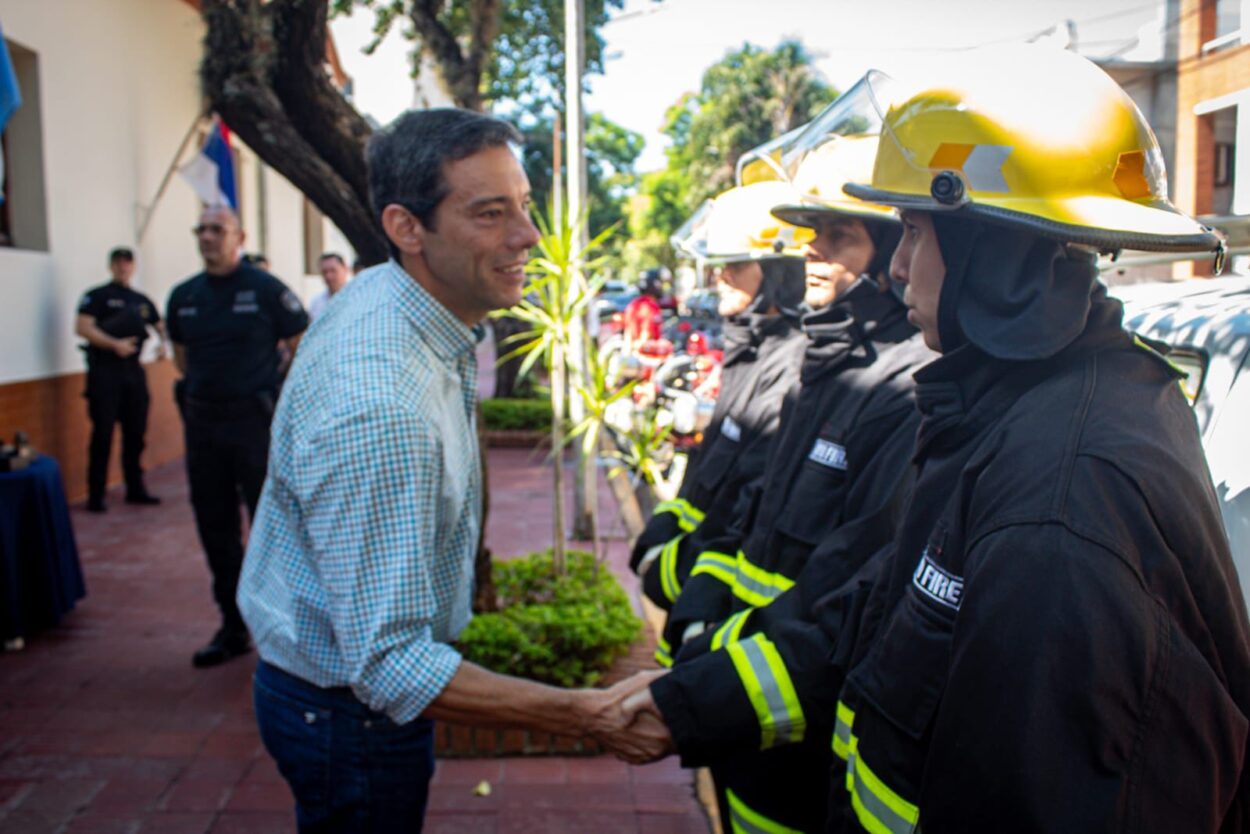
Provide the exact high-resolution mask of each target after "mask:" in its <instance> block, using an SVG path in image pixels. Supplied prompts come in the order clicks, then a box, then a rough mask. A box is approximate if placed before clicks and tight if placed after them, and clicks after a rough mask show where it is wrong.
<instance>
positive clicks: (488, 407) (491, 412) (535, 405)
mask: <svg viewBox="0 0 1250 834" xmlns="http://www.w3.org/2000/svg"><path fill="white" fill-rule="evenodd" d="M482 423H483V425H484V426H485V427H486V428H487V429H492V430H497V431H498V430H505V431H506V430H515V429H536V430H540V431H550V430H551V402H550V401H548V400H533V399H489V400H482Z"/></svg>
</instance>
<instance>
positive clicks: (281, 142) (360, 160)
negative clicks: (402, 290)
mask: <svg viewBox="0 0 1250 834" xmlns="http://www.w3.org/2000/svg"><path fill="white" fill-rule="evenodd" d="M325 5H326V4H325V2H324V0H273V2H270V3H265V4H261V3H260V2H259V0H204V3H203V11H202V14H203V18H204V22H205V24H206V26H207V31H206V33H205V36H204V60H203V63H202V64H201V66H200V79H201V82H202V83H203V87H204V94H205V96H206V97H207V98H208V99H209V102H210V104H211V106H212V109H213V110H215V111H216V112H217V113H218V115H220V116H221V117H222V119H224V120H225V122H226V124H227V125H229V126H230V129H231V130H232V131H234V132H235V133H236V134H238V136H239V138H240V139H242V140H243V141H244V142H246V143H247V145H248V147H250V148H251V149H252V150H253V151H254V152H255V153H256V155H257V156H259V157H260V158H261V160H263V161H264V162H265V164H266V165H268V166H269V167H271V168H273V169H274V170H275V171H277V172H278V173H280V174H282V175H283V176H284V177H286V178H287V179H288V180H290V181H291V184H292V185H294V186H295V187H296V188H298V189H299V190H300V191H301V192H303V193H304V195H305V196H307V197H308V199H309V200H311V201H312V202H313V203H314V204H315V205H316V206H317V208H319V209H320V210H321V211H322V212H323V213H324V214H325V215H326V216H327V217H329V218H330V220H331V221H332V222H333V223H334V225H336V226H338V228H339V229H340V230H341V231H342V232H343V234H344V235H345V236H346V237H347V239H348V241H350V242H351V244H352V248H353V249H355V250H356V254H357V256H358V257H359V258H360V259H361V260H362V261H363V262H364V263H366V264H373V263H380V262H382V261H384V260H386V258H387V255H388V249H387V245H386V238H385V236H384V235H383V234H382V229H381V226H380V225H379V223H378V221H377V219H376V218H375V217H374V216H373V212H372V210H371V209H370V207H369V201H368V177H367V175H366V173H365V166H364V143H365V140H366V139H367V137H368V135H369V128H368V125H367V124H366V123H365V122H364V120H363V119H362V118H361V117H360V115H359V114H357V113H355V111H354V110H353V109H352V108H351V106H350V105H349V104H348V103H347V102H346V101H344V100H343V98H342V96H341V95H339V93H338V91H337V90H335V89H334V88H333V87H332V86H330V83H329V81H327V80H326V79H325V73H324V70H323V65H324V62H325V25H326V21H325V14H326V12H325ZM318 49H320V52H317V50H318ZM301 64H304V65H303V66H301Z"/></svg>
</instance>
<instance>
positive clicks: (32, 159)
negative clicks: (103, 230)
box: [0, 39, 48, 252]
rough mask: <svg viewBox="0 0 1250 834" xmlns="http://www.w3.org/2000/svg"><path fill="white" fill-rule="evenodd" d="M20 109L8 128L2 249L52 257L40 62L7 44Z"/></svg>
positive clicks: (2, 149) (1, 144) (2, 144)
mask: <svg viewBox="0 0 1250 834" xmlns="http://www.w3.org/2000/svg"><path fill="white" fill-rule="evenodd" d="M5 44H6V45H7V46H8V48H9V57H10V58H11V59H12V60H13V70H14V72H16V73H17V84H18V87H19V88H20V89H21V91H22V106H21V107H19V108H17V110H16V111H15V112H14V113H13V117H12V118H11V119H10V120H9V123H8V125H6V126H5V130H4V136H3V139H2V141H0V153H3V154H4V204H3V206H0V246H11V247H14V248H17V249H34V250H37V251H42V252H46V251H48V209H47V196H46V192H45V188H44V180H43V114H42V112H41V109H40V95H39V56H38V55H37V54H36V53H34V52H32V51H31V50H29V49H27V48H26V47H24V46H22V45H21V44H17V43H14V42H13V41H11V40H8V39H6V40H5Z"/></svg>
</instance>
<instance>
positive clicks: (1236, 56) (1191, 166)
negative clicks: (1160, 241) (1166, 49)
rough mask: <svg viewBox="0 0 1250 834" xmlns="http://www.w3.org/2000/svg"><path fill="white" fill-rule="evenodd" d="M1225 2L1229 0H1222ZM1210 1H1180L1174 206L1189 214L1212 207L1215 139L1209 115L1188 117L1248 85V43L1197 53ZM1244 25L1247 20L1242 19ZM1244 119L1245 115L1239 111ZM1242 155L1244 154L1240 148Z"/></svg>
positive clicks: (1202, 266)
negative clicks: (1196, 108) (1207, 53)
mask: <svg viewBox="0 0 1250 834" xmlns="http://www.w3.org/2000/svg"><path fill="white" fill-rule="evenodd" d="M1224 1H1225V2H1230V0H1224ZM1215 11H1216V9H1215V0H1181V9H1180V18H1179V21H1180V30H1179V40H1178V44H1177V47H1178V55H1177V57H1178V63H1177V89H1176V166H1175V170H1174V171H1171V172H1169V173H1170V174H1171V177H1172V179H1173V182H1174V183H1175V191H1174V193H1175V195H1176V206H1177V208H1179V209H1180V210H1181V211H1184V212H1186V213H1189V214H1208V213H1210V211H1211V207H1212V180H1213V175H1214V166H1215V142H1214V138H1213V136H1212V119H1211V117H1210V116H1209V115H1208V116H1196V115H1194V107H1195V106H1196V105H1197V104H1199V103H1201V102H1204V101H1210V100H1211V99H1215V98H1219V97H1220V96H1225V95H1229V94H1230V93H1235V92H1237V91H1238V90H1244V89H1246V88H1248V87H1250V45H1244V46H1237V47H1233V48H1228V49H1222V50H1219V51H1217V52H1214V53H1211V54H1209V55H1203V54H1202V45H1203V44H1204V43H1206V42H1207V41H1209V40H1210V39H1211V38H1212V37H1213V36H1214V34H1215ZM1245 24H1246V26H1247V27H1250V21H1245ZM1245 115H1246V117H1250V114H1245ZM1241 151H1242V153H1246V152H1250V151H1247V149H1245V148H1243V149H1241ZM1209 273H1210V264H1209V263H1199V264H1197V266H1196V268H1195V264H1193V263H1188V262H1182V263H1179V264H1177V265H1176V269H1175V271H1174V273H1173V274H1174V277H1176V278H1187V277H1190V276H1191V275H1194V274H1198V275H1204V274H1209Z"/></svg>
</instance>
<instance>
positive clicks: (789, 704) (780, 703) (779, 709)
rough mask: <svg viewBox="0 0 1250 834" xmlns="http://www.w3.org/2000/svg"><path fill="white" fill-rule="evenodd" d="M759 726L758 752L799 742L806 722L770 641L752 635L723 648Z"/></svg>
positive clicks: (787, 675) (788, 678)
mask: <svg viewBox="0 0 1250 834" xmlns="http://www.w3.org/2000/svg"><path fill="white" fill-rule="evenodd" d="M725 651H726V652H728V653H729V657H730V659H731V660H732V661H733V664H734V669H735V670H736V671H737V673H738V679H739V680H740V681H741V683H742V688H743V689H745V690H746V694H747V698H748V699H750V701H751V706H752V707H754V709H755V717H756V718H757V719H758V720H759V723H760V749H761V750H767V749H768V748H770V747H775V746H777V745H778V744H793V743H796V742H800V741H802V740H803V736H804V735H805V734H806V732H807V719H806V717H805V716H804V715H803V707H802V705H801V704H800V703H799V696H798V693H797V692H796V691H795V689H794V683H793V681H791V680H790V673H789V672H788V671H787V670H786V665H785V663H784V662H782V660H781V655H780V654H779V653H778V651H777V647H776V646H775V645H773V642H772V641H771V640H769V639H768V638H767V637H765V636H764V635H763V634H755V635H752V636H751V637H748V638H747V639H746V640H742V641H739V642H736V643H730V644H729V645H727V646H726V647H725Z"/></svg>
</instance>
